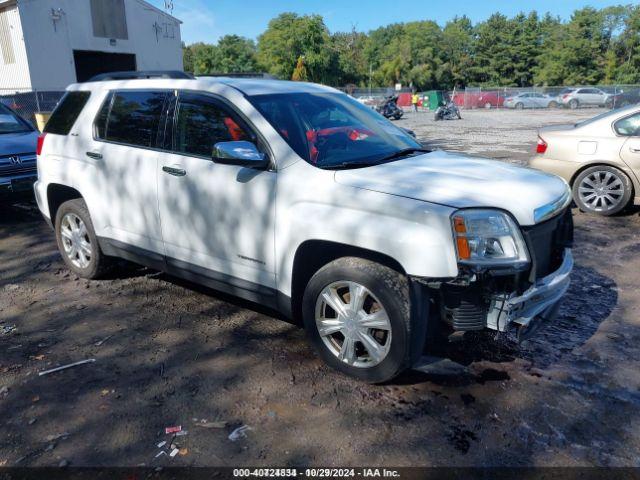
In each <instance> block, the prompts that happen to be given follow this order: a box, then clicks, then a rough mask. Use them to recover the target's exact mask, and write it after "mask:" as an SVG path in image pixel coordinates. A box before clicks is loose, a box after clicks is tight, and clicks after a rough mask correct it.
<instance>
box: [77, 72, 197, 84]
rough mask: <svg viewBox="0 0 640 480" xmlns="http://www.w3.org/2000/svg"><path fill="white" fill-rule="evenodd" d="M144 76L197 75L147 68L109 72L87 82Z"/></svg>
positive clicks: (189, 76)
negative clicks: (136, 70)
mask: <svg viewBox="0 0 640 480" xmlns="http://www.w3.org/2000/svg"><path fill="white" fill-rule="evenodd" d="M144 78H173V79H180V80H193V79H194V78H195V77H194V76H193V75H191V74H189V73H186V72H180V71H178V70H147V71H142V72H109V73H101V74H100V75H96V76H94V77H91V78H90V79H89V80H87V82H103V81H105V80H135V79H144Z"/></svg>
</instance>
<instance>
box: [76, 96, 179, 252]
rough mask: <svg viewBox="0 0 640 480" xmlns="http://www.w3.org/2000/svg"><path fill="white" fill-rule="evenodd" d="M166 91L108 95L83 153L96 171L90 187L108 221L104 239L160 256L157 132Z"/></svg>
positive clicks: (98, 206) (161, 247) (95, 206)
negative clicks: (107, 238)
mask: <svg viewBox="0 0 640 480" xmlns="http://www.w3.org/2000/svg"><path fill="white" fill-rule="evenodd" d="M167 97H168V92H167V91H164V90H118V91H111V92H109V93H108V95H107V96H106V98H105V100H104V101H103V103H102V105H101V107H100V109H99V110H98V114H97V116H96V119H95V122H94V135H93V139H91V140H90V142H89V144H88V145H86V150H85V152H84V157H85V160H86V161H87V162H89V163H91V164H92V165H93V166H94V167H95V172H96V173H95V176H94V179H93V180H94V181H93V186H92V188H93V189H94V190H95V192H96V194H95V196H96V197H97V198H98V199H99V200H100V202H99V203H98V202H96V203H95V205H94V208H99V209H101V213H102V216H103V218H105V219H106V220H107V226H106V229H105V232H106V233H105V235H106V236H108V237H109V238H111V239H112V240H115V241H116V242H118V243H119V244H120V245H117V246H120V247H122V248H128V246H135V247H139V248H141V249H143V250H150V251H152V252H157V253H161V252H162V250H163V246H162V234H161V230H160V215H159V212H158V188H157V180H156V170H157V161H158V155H159V150H158V145H157V142H158V129H159V125H160V119H161V117H162V114H163V108H164V105H165V101H166V99H167Z"/></svg>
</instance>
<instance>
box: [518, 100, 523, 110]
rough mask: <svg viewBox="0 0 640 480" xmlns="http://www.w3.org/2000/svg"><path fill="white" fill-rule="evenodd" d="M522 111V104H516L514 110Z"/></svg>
mask: <svg viewBox="0 0 640 480" xmlns="http://www.w3.org/2000/svg"><path fill="white" fill-rule="evenodd" d="M522 109H524V104H523V103H522V102H518V103H516V110H522Z"/></svg>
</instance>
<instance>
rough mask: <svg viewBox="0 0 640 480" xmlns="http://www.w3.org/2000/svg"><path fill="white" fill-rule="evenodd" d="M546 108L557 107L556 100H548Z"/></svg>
mask: <svg viewBox="0 0 640 480" xmlns="http://www.w3.org/2000/svg"><path fill="white" fill-rule="evenodd" d="M547 108H558V102H554V101H551V102H549V105H547Z"/></svg>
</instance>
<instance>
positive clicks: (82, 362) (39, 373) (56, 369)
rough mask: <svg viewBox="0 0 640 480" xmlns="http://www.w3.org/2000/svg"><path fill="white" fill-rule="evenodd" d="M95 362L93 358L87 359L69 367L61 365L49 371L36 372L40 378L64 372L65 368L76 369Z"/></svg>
mask: <svg viewBox="0 0 640 480" xmlns="http://www.w3.org/2000/svg"><path fill="white" fill-rule="evenodd" d="M95 361H96V359H95V358H88V359H87V360H81V361H79V362H75V363H70V364H69V365H62V366H61V367H56V368H52V369H51V370H45V371H43V372H38V375H39V376H40V377H41V376H43V375H49V374H50V373H54V372H59V371H60V370H66V369H67V368H71V367H77V366H78V365H84V364H85V363H93V362H95Z"/></svg>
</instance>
